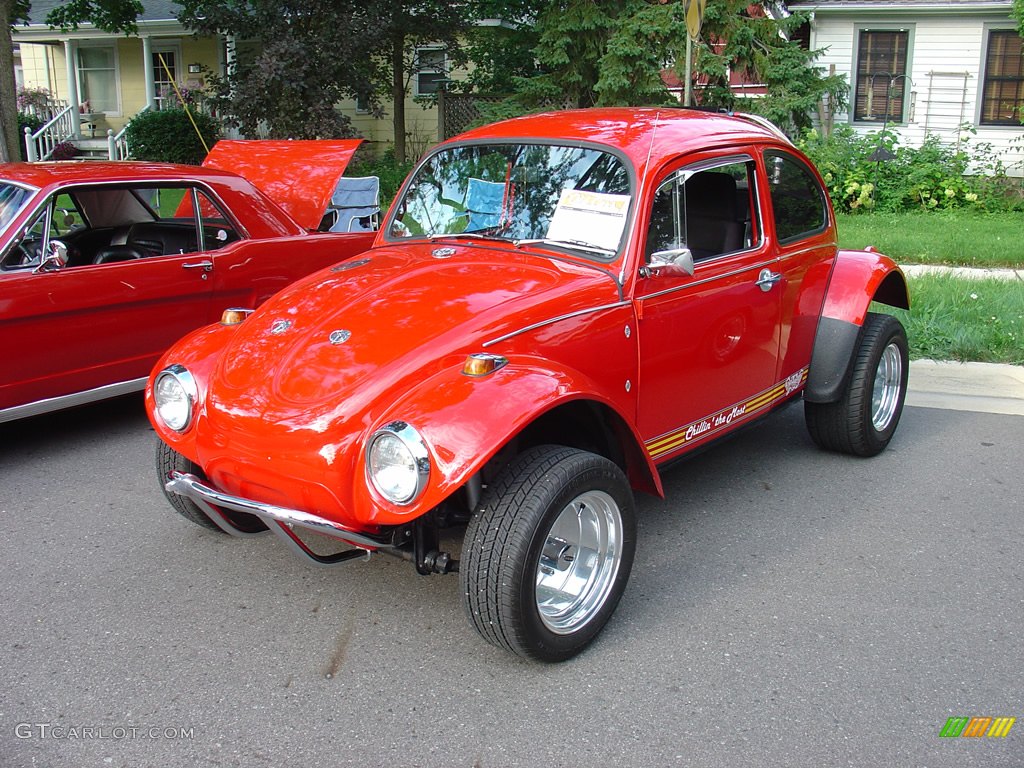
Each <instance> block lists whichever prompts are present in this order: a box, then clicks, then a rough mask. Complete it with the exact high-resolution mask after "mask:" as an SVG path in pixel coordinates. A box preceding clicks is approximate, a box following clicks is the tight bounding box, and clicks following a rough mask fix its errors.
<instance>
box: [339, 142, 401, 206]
mask: <svg viewBox="0 0 1024 768" xmlns="http://www.w3.org/2000/svg"><path fill="white" fill-rule="evenodd" d="M412 166H413V164H412V163H411V162H405V163H400V162H398V160H397V159H396V158H395V150H394V148H393V147H388V149H386V150H385V151H384V154H382V155H381V156H380V157H372V156H364V155H363V154H362V152H359V153H357V154H356V157H355V161H354V162H353V163H351V164H350V165H349V167H348V168H347V169H346V171H345V175H346V176H376V177H378V178H379V179H380V207H381V210H382V211H383V210H387V208H388V206H389V205H391V201H392V200H393V199H394V197H395V195H396V194H397V193H398V188H399V187H401V186H402V182H403V181H405V177H406V176H407V175H408V174H409V171H411V170H412Z"/></svg>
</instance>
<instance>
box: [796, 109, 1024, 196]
mask: <svg viewBox="0 0 1024 768" xmlns="http://www.w3.org/2000/svg"><path fill="white" fill-rule="evenodd" d="M972 133H973V130H972V129H969V128H966V129H965V130H964V131H962V134H961V141H960V145H959V148H955V147H951V146H948V145H946V144H943V143H942V142H941V141H939V138H938V137H937V136H934V135H933V136H929V137H927V138H926V139H925V141H924V142H923V143H922V145H921V146H920V147H917V148H914V147H905V146H900V145H899V140H898V137H897V136H896V134H895V133H893V132H891V131H873V132H871V133H868V134H864V135H861V134H858V133H856V132H855V131H854V130H853V129H852V128H850V127H849V126H841V127H839V128H837V129H836V130H835V131H834V132H833V133H832V135H831V136H829V137H828V138H822V136H821V135H820V134H819V133H818V132H817V131H816V130H814V129H812V130H810V131H806V132H805V133H804V135H803V136H802V138H801V140H800V141H799V146H800V148H801V149H803V150H804V152H806V153H807V155H808V156H809V157H810V158H811V159H812V160H813V161H814V163H815V165H817V166H818V170H819V171H820V172H821V174H822V177H823V178H824V180H825V184H826V185H827V187H828V191H829V195H830V196H831V197H832V204H833V205H834V206H835V208H836V210H837V211H841V212H845V213H850V212H854V211H867V210H872V209H875V210H884V211H903V210H915V209H916V210H920V209H922V208H923V209H925V210H931V209H937V208H962V207H971V208H978V209H981V210H989V211H1001V210H1020V209H1024V198H1022V195H1021V190H1020V188H1019V187H1014V186H1013V184H1012V182H1010V181H1009V180H1008V178H1007V175H1006V170H1007V169H1006V167H1005V166H1004V165H1003V163H1002V162H1001V160H1000V159H999V156H998V155H997V154H996V153H995V152H994V151H993V150H992V147H991V145H988V144H978V145H977V146H971V144H970V139H971V134H972Z"/></svg>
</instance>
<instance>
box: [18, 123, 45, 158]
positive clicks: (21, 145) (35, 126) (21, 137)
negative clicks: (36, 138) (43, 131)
mask: <svg viewBox="0 0 1024 768" xmlns="http://www.w3.org/2000/svg"><path fill="white" fill-rule="evenodd" d="M42 127H43V120H42V118H40V117H36V116H35V115H28V114H25V113H24V112H19V113H18V149H19V151H20V152H21V159H22V160H28V155H27V154H26V153H25V129H26V128H31V129H32V133H35V132H36V131H38V130H39V129H40V128H42Z"/></svg>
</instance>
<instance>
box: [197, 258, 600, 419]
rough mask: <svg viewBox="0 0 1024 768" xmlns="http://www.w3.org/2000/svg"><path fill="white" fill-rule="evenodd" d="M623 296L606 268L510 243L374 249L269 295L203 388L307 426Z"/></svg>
mask: <svg viewBox="0 0 1024 768" xmlns="http://www.w3.org/2000/svg"><path fill="white" fill-rule="evenodd" d="M619 297H620V294H619V288H618V285H617V283H616V282H615V280H614V279H613V278H612V277H611V276H609V275H608V274H607V273H605V272H604V271H603V270H600V269H597V268H594V267H590V266H586V265H581V264H577V263H573V262H570V261H566V260H560V259H557V258H546V257H544V256H541V255H537V254H535V253H530V252H528V251H524V250H520V249H516V248H513V247H507V248H502V247H496V248H490V247H479V246H461V245H460V246H457V247H454V248H452V247H442V246H438V245H437V244H431V243H423V244H419V245H411V246H403V247H378V248H375V249H373V250H371V251H368V252H367V253H365V254H364V255H363V256H362V257H360V258H358V259H355V260H352V261H347V262H342V263H341V264H339V265H337V266H335V267H333V268H330V269H327V270H324V271H321V272H319V273H317V274H315V275H313V276H311V277H309V278H307V279H305V280H303V281H300V282H298V283H296V284H294V285H293V286H291V287H290V288H287V289H285V290H284V291H283V292H281V293H279V294H278V295H277V296H275V297H274V298H272V299H271V300H270V301H268V302H267V303H265V304H264V305H263V306H262V307H261V308H260V309H259V310H258V311H257V312H256V313H254V314H253V315H252V316H251V317H249V318H248V319H247V320H246V321H245V322H244V323H243V324H242V325H241V326H240V327H239V328H238V331H237V333H236V334H235V335H234V337H233V339H232V340H231V342H230V343H229V344H228V345H227V347H226V348H225V349H224V353H223V354H222V355H221V358H220V362H219V364H218V367H217V371H216V373H215V378H214V380H213V381H211V391H212V392H213V393H214V394H215V395H216V398H215V399H216V400H217V401H219V402H221V403H224V404H230V408H231V409H232V410H235V411H236V413H237V410H238V409H239V408H241V409H243V410H244V409H246V408H248V409H250V410H249V413H250V415H255V414H256V413H257V412H259V413H265V414H271V415H272V417H273V418H276V419H281V420H290V419H293V418H296V417H297V418H298V419H299V421H298V422H296V423H295V424H294V426H295V428H303V429H304V428H309V427H310V424H312V423H313V422H315V421H316V420H317V419H321V418H326V419H328V420H329V421H334V420H335V419H336V418H338V417H339V416H341V415H342V414H341V411H344V412H345V413H348V414H350V415H351V414H353V413H356V412H359V411H361V410H362V409H363V408H364V407H367V406H368V405H369V404H370V403H373V405H374V408H375V409H376V408H386V407H387V406H388V405H390V404H391V402H392V401H393V400H395V399H400V397H401V393H402V392H404V391H405V388H408V387H411V386H413V384H414V383H415V382H418V381H421V380H423V379H424V378H426V377H428V376H430V375H432V374H433V373H436V372H437V371H439V370H441V369H443V368H445V367H452V368H455V369H461V366H462V364H463V361H464V359H465V356H466V355H467V354H470V353H474V352H483V351H485V343H486V342H494V341H496V340H500V339H501V338H502V337H503V336H505V335H507V334H514V333H516V332H518V331H523V330H525V329H529V328H531V327H533V326H536V325H538V324H544V323H546V322H547V321H550V320H553V319H555V318H558V317H561V316H565V315H569V314H572V313H574V312H579V311H582V310H587V309H592V308H595V307H599V306H604V305H608V304H612V303H615V302H617V301H619ZM486 351H491V352H496V353H498V354H502V353H503V351H504V345H502V344H501V343H497V344H493V345H492V346H491V347H490V348H489V349H486ZM389 389H394V392H392V393H390V394H389V392H388V390H389ZM263 418H269V417H263ZM303 419H305V420H306V422H308V423H306V422H303Z"/></svg>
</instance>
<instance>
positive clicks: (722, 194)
mask: <svg viewBox="0 0 1024 768" xmlns="http://www.w3.org/2000/svg"><path fill="white" fill-rule="evenodd" d="M754 179H755V174H754V161H753V160H750V159H746V158H740V159H735V158H734V159H732V161H731V162H725V163H723V164H721V165H713V166H707V165H704V166H701V167H699V168H684V169H682V170H679V171H675V172H674V173H672V174H671V175H670V176H669V177H668V178H667V179H665V181H663V182H662V183H661V185H660V186H659V187H658V191H657V192H656V193H655V196H654V203H653V205H652V208H651V220H650V226H649V228H648V231H647V244H646V250H645V253H646V254H647V260H648V261H651V257H652V255H653V254H655V253H658V252H660V251H673V250H680V249H682V248H689V250H690V253H692V254H693V259H694V261H701V260H703V259H710V258H713V257H715V256H720V255H722V254H727V253H735V252H736V251H742V250H746V249H747V248H751V247H753V246H754V245H755V244H757V243H759V242H760V240H761V235H760V221H759V219H758V216H757V206H756V204H755V203H754V201H755V200H756V199H757V198H756V194H755V192H756V190H755V181H754Z"/></svg>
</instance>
